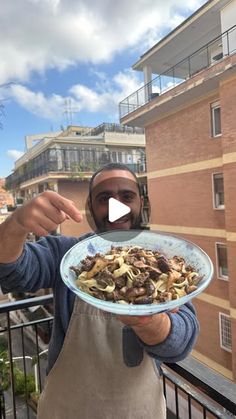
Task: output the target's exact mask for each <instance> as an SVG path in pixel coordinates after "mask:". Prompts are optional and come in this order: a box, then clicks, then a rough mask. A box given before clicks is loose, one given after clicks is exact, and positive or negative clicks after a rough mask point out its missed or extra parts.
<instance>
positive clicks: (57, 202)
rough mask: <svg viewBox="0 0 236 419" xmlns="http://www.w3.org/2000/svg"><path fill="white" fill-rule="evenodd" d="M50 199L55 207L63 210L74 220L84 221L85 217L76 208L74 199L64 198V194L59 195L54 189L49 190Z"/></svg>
mask: <svg viewBox="0 0 236 419" xmlns="http://www.w3.org/2000/svg"><path fill="white" fill-rule="evenodd" d="M48 199H49V201H50V202H51V204H52V205H53V206H54V207H56V208H57V209H59V210H60V211H63V212H64V213H65V214H66V215H68V216H69V217H70V218H72V219H73V220H74V221H77V222H80V221H82V219H83V217H82V215H81V213H80V212H79V210H78V209H77V208H76V206H75V204H74V202H73V201H70V200H69V199H67V198H64V197H63V196H61V195H58V194H57V193H56V192H52V191H48Z"/></svg>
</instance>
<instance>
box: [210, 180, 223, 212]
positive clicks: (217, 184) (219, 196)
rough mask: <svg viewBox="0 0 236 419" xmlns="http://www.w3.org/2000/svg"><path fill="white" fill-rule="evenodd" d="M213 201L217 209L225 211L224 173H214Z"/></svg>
mask: <svg viewBox="0 0 236 419" xmlns="http://www.w3.org/2000/svg"><path fill="white" fill-rule="evenodd" d="M213 200H214V208H215V209H224V207H225V195H224V179H223V173H213Z"/></svg>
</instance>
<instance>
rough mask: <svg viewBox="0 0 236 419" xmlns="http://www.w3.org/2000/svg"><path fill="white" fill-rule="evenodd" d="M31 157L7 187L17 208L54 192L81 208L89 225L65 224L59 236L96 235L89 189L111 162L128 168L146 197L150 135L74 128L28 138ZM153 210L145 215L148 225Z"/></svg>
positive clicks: (119, 128) (110, 127) (107, 126)
mask: <svg viewBox="0 0 236 419" xmlns="http://www.w3.org/2000/svg"><path fill="white" fill-rule="evenodd" d="M26 147H27V152H26V153H25V154H24V155H23V156H22V157H21V158H20V159H19V160H17V161H16V163H15V168H14V171H13V174H11V175H10V176H8V177H7V179H6V186H7V188H8V190H10V191H11V192H12V194H13V196H14V200H15V202H18V203H19V202H21V203H24V202H27V201H28V200H29V199H31V198H33V197H34V196H36V195H38V194H39V193H41V192H43V191H45V190H48V189H49V190H53V191H55V192H58V193H60V194H61V195H63V196H64V197H65V198H68V199H71V200H73V201H74V202H75V204H76V206H77V208H78V209H79V210H80V211H81V213H82V215H83V221H82V222H81V223H76V222H74V221H73V220H68V221H65V222H64V223H63V224H62V225H61V226H60V227H59V228H58V230H57V233H59V234H64V235H72V236H80V235H81V234H84V233H86V232H88V231H91V228H92V225H91V223H88V219H87V216H88V212H87V208H86V204H87V199H88V185H89V179H90V178H91V176H92V174H93V173H94V171H96V170H97V169H98V168H100V167H102V166H103V165H104V164H106V163H109V162H118V163H119V162H120V163H124V164H126V165H127V166H128V167H129V168H130V169H132V170H133V171H134V172H135V173H136V174H137V176H138V177H139V178H140V182H141V184H142V187H143V191H144V194H146V193H147V192H146V185H147V178H146V154H145V135H144V131H143V129H141V128H137V127H134V128H132V127H125V126H123V125H120V124H112V123H103V124H101V125H99V126H98V127H95V128H83V127H77V126H69V127H68V128H67V129H66V130H64V131H62V132H60V133H55V135H52V133H50V135H49V134H41V135H34V136H27V137H26ZM147 212H148V209H147V207H145V208H144V211H143V223H144V224H145V225H146V224H147V222H148V220H147Z"/></svg>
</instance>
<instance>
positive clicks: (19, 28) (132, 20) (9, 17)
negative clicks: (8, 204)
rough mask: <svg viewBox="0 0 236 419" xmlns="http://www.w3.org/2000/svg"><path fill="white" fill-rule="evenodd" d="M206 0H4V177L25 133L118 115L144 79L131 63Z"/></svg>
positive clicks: (0, 80)
mask: <svg viewBox="0 0 236 419" xmlns="http://www.w3.org/2000/svg"><path fill="white" fill-rule="evenodd" d="M186 3H187V5H188V6H186ZM204 3H206V1H204V0H189V1H188V2H186V1H185V0H177V2H176V1H174V0H166V1H165V2H163V1H162V0H129V1H127V0H116V2H113V1H112V0H97V1H96V2H95V1H92V0H17V1H14V0H8V1H5V0H0V8H1V15H0V33H1V39H2V40H4V41H2V42H1V44H0V56H1V65H0V103H2V104H3V105H4V115H3V116H1V117H0V122H1V123H2V129H1V130H0V177H5V176H8V175H9V174H10V173H11V172H12V169H13V168H14V161H15V160H16V158H19V157H20V155H21V154H22V153H23V152H24V150H25V136H26V135H32V134H39V133H44V132H45V133H46V132H49V131H58V130H60V129H61V127H62V126H63V127H66V126H67V125H68V123H72V124H75V125H76V124H78V125H83V126H96V125H99V124H100V123H102V122H119V116H118V103H119V102H120V100H122V99H124V98H125V97H126V96H127V95H128V94H130V93H132V92H133V91H135V90H137V89H138V88H139V87H140V85H142V84H143V76H142V74H141V73H139V72H136V71H133V70H132V69H131V66H132V65H133V64H134V63H135V62H136V61H137V60H138V59H139V57H140V55H142V54H143V53H144V52H145V51H147V50H148V49H149V48H150V47H152V46H153V45H154V44H155V43H156V42H158V41H159V40H160V39H161V38H162V37H163V36H164V35H165V34H166V33H168V32H169V31H170V30H172V29H173V28H174V27H176V26H177V25H178V24H179V23H181V21H183V20H184V19H185V18H186V17H188V16H189V15H190V14H192V13H193V12H194V11H195V10H197V9H198V8H199V7H200V6H201V5H202V4H204ZM66 103H67V104H68V103H70V104H71V107H72V109H73V111H75V112H74V113H73V114H71V115H70V116H68V114H66Z"/></svg>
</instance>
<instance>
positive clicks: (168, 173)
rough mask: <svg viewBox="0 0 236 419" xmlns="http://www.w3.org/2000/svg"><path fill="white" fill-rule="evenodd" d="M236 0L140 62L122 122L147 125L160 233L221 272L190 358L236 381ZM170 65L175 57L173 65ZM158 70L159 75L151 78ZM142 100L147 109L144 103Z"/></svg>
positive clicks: (210, 7) (217, 4)
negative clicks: (138, 81)
mask: <svg viewBox="0 0 236 419" xmlns="http://www.w3.org/2000/svg"><path fill="white" fill-rule="evenodd" d="M235 51H236V1H235V0H233V1H226V0H225V1H223V0H215V1H214V0H212V1H208V2H207V3H206V4H205V5H204V6H202V7H201V8H200V9H199V10H198V11H197V12H196V13H194V15H192V16H191V17H190V18H189V19H187V20H186V21H185V22H183V24H182V25H180V26H179V27H178V28H176V29H175V30H174V31H173V32H171V33H170V34H169V35H167V36H166V37H165V38H164V39H163V40H161V41H160V42H159V43H158V44H157V45H156V46H154V47H153V48H152V49H151V50H149V51H147V52H146V53H145V54H144V55H143V56H142V57H141V58H140V60H139V61H138V62H137V63H136V64H135V65H134V69H135V70H138V71H143V73H144V80H145V81H146V82H148V83H146V84H145V85H144V86H143V89H141V90H140V92H139V95H140V97H139V102H138V103H137V102H135V101H134V100H133V98H134V97H135V95H134V94H133V95H131V96H130V97H129V98H126V99H125V100H124V101H122V102H121V103H120V116H121V122H122V123H125V124H128V125H131V126H132V125H133V124H134V125H136V124H137V125H139V126H142V127H144V128H145V134H146V154H147V167H148V172H147V177H148V191H149V199H150V202H151V207H152V211H151V224H150V227H151V229H153V230H158V231H165V232H169V233H173V234H177V235H180V236H182V237H184V238H186V239H188V240H191V241H193V242H194V243H196V244H198V245H199V246H200V247H201V248H203V249H204V250H205V251H206V252H207V253H208V254H209V256H210V257H211V259H212V261H213V264H214V268H215V273H214V277H213V280H212V282H211V283H210V285H209V287H208V288H207V289H206V290H205V291H204V292H203V293H202V294H201V295H199V297H197V298H195V299H194V305H195V307H196V309H197V313H198V318H199V320H200V325H201V332H200V336H199V339H198V341H197V344H196V346H195V349H194V351H193V355H194V356H195V357H196V358H197V359H198V360H199V361H201V362H203V363H205V364H207V365H208V366H210V367H211V368H213V369H214V370H216V371H217V372H219V373H221V374H222V375H224V376H225V377H227V378H229V379H230V380H232V381H236V282H235V278H236V257H235V255H236V118H235V110H236V54H235ZM166 63H170V65H169V66H167V65H166ZM152 74H158V75H159V76H158V77H154V76H152ZM140 103H141V104H142V107H141V106H139V104H140Z"/></svg>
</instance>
